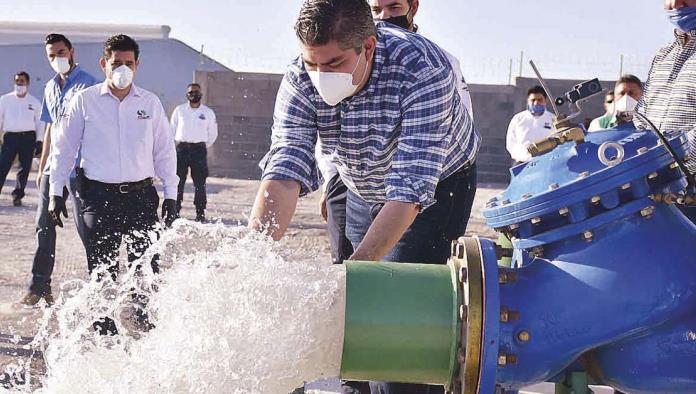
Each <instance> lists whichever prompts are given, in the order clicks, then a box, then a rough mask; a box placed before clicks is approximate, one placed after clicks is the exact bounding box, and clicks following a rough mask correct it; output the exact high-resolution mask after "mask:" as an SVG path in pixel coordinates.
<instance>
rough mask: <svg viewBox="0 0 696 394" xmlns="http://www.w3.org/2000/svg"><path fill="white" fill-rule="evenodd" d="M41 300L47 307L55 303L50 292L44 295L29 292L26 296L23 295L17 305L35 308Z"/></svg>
mask: <svg viewBox="0 0 696 394" xmlns="http://www.w3.org/2000/svg"><path fill="white" fill-rule="evenodd" d="M42 298H43V300H44V301H46V304H48V305H49V306H51V305H53V303H54V302H55V300H54V299H53V295H52V294H51V292H48V293H46V294H36V293H34V292H31V291H30V292H28V293H27V294H26V295H24V297H22V299H21V300H20V301H19V303H20V304H22V305H25V306H36V304H38V303H39V301H41V299H42Z"/></svg>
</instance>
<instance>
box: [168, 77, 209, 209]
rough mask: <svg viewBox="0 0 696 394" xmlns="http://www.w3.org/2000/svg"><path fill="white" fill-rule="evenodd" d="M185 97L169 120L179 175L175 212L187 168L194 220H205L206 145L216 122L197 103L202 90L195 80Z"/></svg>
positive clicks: (201, 105) (178, 207) (182, 192)
mask: <svg viewBox="0 0 696 394" xmlns="http://www.w3.org/2000/svg"><path fill="white" fill-rule="evenodd" d="M186 98H187V99H188V103H187V104H181V105H180V106H178V107H176V109H174V112H173V113H172V120H171V124H172V130H173V131H174V140H175V141H176V159H177V160H176V174H177V175H178V176H179V187H178V190H177V198H176V214H177V217H179V212H180V211H181V202H182V201H183V199H184V186H185V185H186V176H187V175H188V171H189V168H190V169H191V179H193V186H194V189H195V192H194V198H193V205H194V206H195V207H196V221H197V222H201V223H202V222H205V209H206V205H207V204H208V197H207V196H206V191H205V182H206V178H208V148H210V147H211V146H212V145H213V143H215V140H216V139H217V136H218V126H217V120H216V118H215V112H213V110H212V109H210V107H208V106H206V105H203V104H201V100H202V99H203V94H202V93H201V86H200V85H199V84H197V83H192V84H189V85H188V87H187V91H186Z"/></svg>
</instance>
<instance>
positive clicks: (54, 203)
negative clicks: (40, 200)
mask: <svg viewBox="0 0 696 394" xmlns="http://www.w3.org/2000/svg"><path fill="white" fill-rule="evenodd" d="M48 214H49V216H50V217H51V220H52V221H53V224H54V225H55V226H58V227H63V221H62V220H61V218H60V215H61V214H62V215H63V216H65V217H66V218H67V217H68V208H67V207H66V206H65V199H64V198H63V197H61V196H51V198H50V199H49V201H48Z"/></svg>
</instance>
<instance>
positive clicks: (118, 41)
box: [104, 34, 140, 60]
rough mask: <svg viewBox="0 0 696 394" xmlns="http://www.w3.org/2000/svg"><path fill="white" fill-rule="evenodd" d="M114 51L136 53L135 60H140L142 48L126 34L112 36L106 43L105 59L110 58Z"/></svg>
mask: <svg viewBox="0 0 696 394" xmlns="http://www.w3.org/2000/svg"><path fill="white" fill-rule="evenodd" d="M113 51H126V52H134V53H135V60H138V58H139V57H140V47H139V46H138V43H137V42H135V40H134V39H132V38H130V37H128V36H127V35H125V34H117V35H115V36H111V37H109V38H108V39H107V40H106V42H104V58H105V59H108V58H110V57H111V53H112V52H113Z"/></svg>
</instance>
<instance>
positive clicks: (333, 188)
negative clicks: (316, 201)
mask: <svg viewBox="0 0 696 394" xmlns="http://www.w3.org/2000/svg"><path fill="white" fill-rule="evenodd" d="M347 197H348V188H347V187H346V185H345V184H344V183H343V181H342V180H341V177H340V176H339V175H338V174H336V175H335V176H334V177H333V178H331V179H329V182H328V183H327V185H326V228H327V230H328V232H329V245H330V246H331V260H332V261H333V263H334V264H343V260H346V259H348V258H349V257H350V256H351V255H352V254H353V245H352V244H351V243H350V240H349V239H348V238H347V237H346V199H347Z"/></svg>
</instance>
